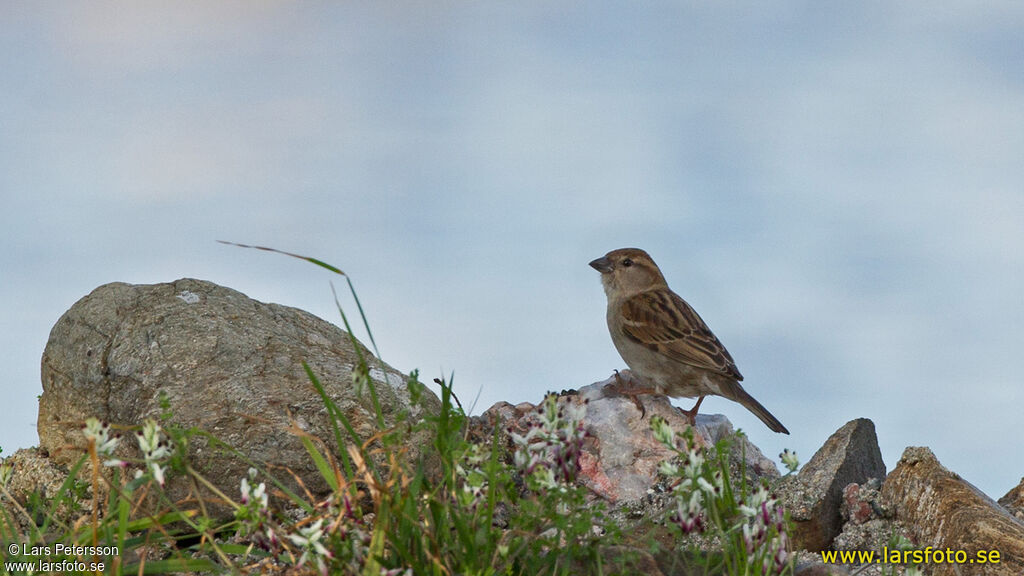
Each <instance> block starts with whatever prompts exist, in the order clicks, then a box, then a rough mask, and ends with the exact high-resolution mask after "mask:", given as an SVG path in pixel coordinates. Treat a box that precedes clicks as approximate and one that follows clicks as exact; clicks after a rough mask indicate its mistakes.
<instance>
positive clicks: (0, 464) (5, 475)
mask: <svg viewBox="0 0 1024 576" xmlns="http://www.w3.org/2000/svg"><path fill="white" fill-rule="evenodd" d="M12 476H14V464H11V463H10V462H7V461H6V460H0V488H6V487H7V484H9V483H10V481H11V477H12Z"/></svg>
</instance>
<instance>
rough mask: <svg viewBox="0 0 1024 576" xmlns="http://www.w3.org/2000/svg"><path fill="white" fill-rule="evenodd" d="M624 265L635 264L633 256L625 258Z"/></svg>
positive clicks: (627, 266)
mask: <svg viewBox="0 0 1024 576" xmlns="http://www.w3.org/2000/svg"><path fill="white" fill-rule="evenodd" d="M622 265H623V266H625V267H626V268H629V267H630V266H632V265H633V260H632V259H631V258H626V259H625V260H623V261H622Z"/></svg>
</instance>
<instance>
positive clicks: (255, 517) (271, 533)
mask: <svg viewBox="0 0 1024 576" xmlns="http://www.w3.org/2000/svg"><path fill="white" fill-rule="evenodd" d="M250 481H251V482H255V481H256V469H255V468H249V477H248V478H242V485H241V487H240V491H241V493H242V497H241V501H240V502H241V505H240V506H239V507H238V508H236V509H235V519H237V520H238V521H239V528H238V532H239V534H252V540H253V542H254V543H255V544H256V545H257V546H259V547H260V548H263V549H264V550H268V551H277V550H278V548H279V547H280V540H279V539H278V537H277V532H276V531H275V530H274V526H273V524H272V523H271V521H270V520H271V516H270V499H269V497H268V496H267V485H266V483H264V482H260V483H259V485H258V486H256V488H253V487H252V484H251V483H250Z"/></svg>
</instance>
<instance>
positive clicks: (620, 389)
mask: <svg viewBox="0 0 1024 576" xmlns="http://www.w3.org/2000/svg"><path fill="white" fill-rule="evenodd" d="M629 379H630V380H631V381H632V382H631V384H630V385H627V384H626V381H625V380H623V378H622V375H621V374H619V371H618V370H616V371H615V384H609V385H608V386H606V388H608V389H611V390H612V391H613V392H615V393H616V394H621V395H622V396H628V397H629V398H630V399H631V400H633V404H635V405H636V408H637V410H639V411H640V419H641V420H643V419H644V416H646V415H647V408H645V407H644V404H643V402H641V401H640V398H639V396H641V395H643V394H656V393H657V392H658V391H657V390H655V389H654V388H647V387H640V386H636V379H635V378H633V375H632V374H630V375H629Z"/></svg>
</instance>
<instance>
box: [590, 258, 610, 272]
mask: <svg viewBox="0 0 1024 576" xmlns="http://www.w3.org/2000/svg"><path fill="white" fill-rule="evenodd" d="M590 267H591V268H593V269H594V270H597V271H598V272H600V273H601V274H606V273H608V272H611V271H612V261H611V260H609V259H608V258H607V257H604V256H602V257H601V258H598V259H597V260H594V261H593V262H591V263H590Z"/></svg>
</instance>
